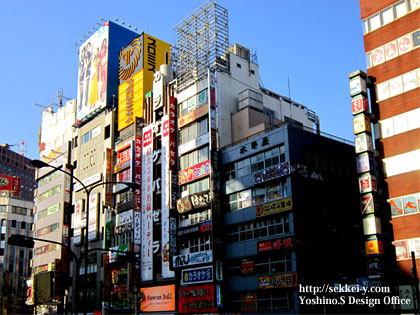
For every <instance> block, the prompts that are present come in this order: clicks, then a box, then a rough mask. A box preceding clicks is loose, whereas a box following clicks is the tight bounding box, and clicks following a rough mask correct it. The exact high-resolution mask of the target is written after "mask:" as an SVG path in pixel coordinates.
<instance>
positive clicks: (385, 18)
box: [381, 7, 394, 25]
mask: <svg viewBox="0 0 420 315" xmlns="http://www.w3.org/2000/svg"><path fill="white" fill-rule="evenodd" d="M381 17H382V25H386V24H388V23H391V22H392V21H393V20H394V13H393V10H392V7H389V8H386V9H385V10H383V11H382V12H381Z"/></svg>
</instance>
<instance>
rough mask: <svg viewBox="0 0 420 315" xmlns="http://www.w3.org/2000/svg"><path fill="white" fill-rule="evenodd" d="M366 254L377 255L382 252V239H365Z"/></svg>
mask: <svg viewBox="0 0 420 315" xmlns="http://www.w3.org/2000/svg"><path fill="white" fill-rule="evenodd" d="M365 248H366V256H378V255H379V254H383V253H384V248H383V244H382V241H380V240H378V239H376V238H374V239H370V240H368V241H365Z"/></svg>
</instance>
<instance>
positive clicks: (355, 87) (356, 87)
mask: <svg viewBox="0 0 420 315" xmlns="http://www.w3.org/2000/svg"><path fill="white" fill-rule="evenodd" d="M362 92H363V93H365V94H366V92H367V90H366V80H365V79H363V78H361V77H360V76H358V77H355V78H354V79H351V81H350V95H351V96H354V95H356V94H359V93H362Z"/></svg>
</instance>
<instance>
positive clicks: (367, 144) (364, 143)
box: [354, 133, 373, 153]
mask: <svg viewBox="0 0 420 315" xmlns="http://www.w3.org/2000/svg"><path fill="white" fill-rule="evenodd" d="M354 146H355V150H356V153H363V152H366V151H369V152H373V142H372V137H371V136H369V135H368V134H367V133H362V134H360V135H358V136H357V137H356V138H355V139H354Z"/></svg>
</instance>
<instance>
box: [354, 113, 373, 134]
mask: <svg viewBox="0 0 420 315" xmlns="http://www.w3.org/2000/svg"><path fill="white" fill-rule="evenodd" d="M353 131H354V134H355V135H357V134H359V133H361V132H369V133H371V132H372V129H371V124H370V118H369V116H367V115H365V114H359V115H357V116H356V117H354V118H353Z"/></svg>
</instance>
